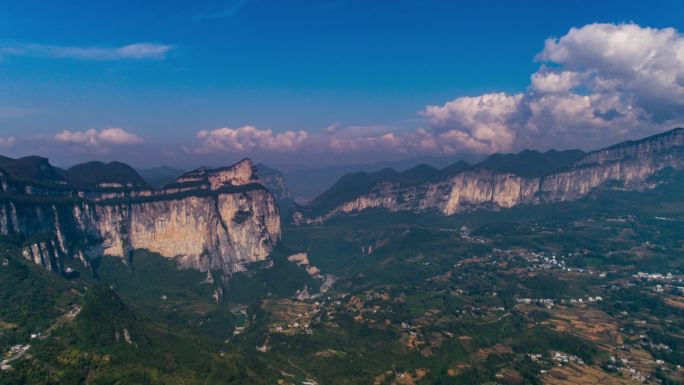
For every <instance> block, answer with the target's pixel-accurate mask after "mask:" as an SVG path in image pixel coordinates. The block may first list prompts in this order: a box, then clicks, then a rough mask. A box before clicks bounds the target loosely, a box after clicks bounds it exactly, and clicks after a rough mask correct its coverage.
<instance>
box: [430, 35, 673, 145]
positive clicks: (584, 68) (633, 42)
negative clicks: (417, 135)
mask: <svg viewBox="0 0 684 385" xmlns="http://www.w3.org/2000/svg"><path fill="white" fill-rule="evenodd" d="M536 59H537V60H538V61H539V62H540V63H541V67H540V69H539V70H538V71H537V72H535V73H534V74H532V76H531V81H530V85H529V87H528V89H527V90H526V91H525V92H523V93H519V94H513V95H511V94H506V93H490V94H485V95H480V96H475V97H459V98H456V99H454V100H452V101H450V102H447V103H445V104H444V105H441V106H428V107H427V108H425V110H423V111H422V112H421V113H422V115H424V116H426V117H427V118H428V119H429V121H430V124H431V127H432V128H433V131H434V132H436V133H440V135H443V134H445V133H449V134H450V135H454V138H455V139H456V141H455V142H454V145H455V146H456V147H457V148H460V149H461V150H465V151H468V150H471V151H479V152H494V151H511V150H519V149H522V148H526V147H539V146H540V145H541V146H543V147H564V148H567V147H584V148H592V147H595V146H597V145H602V144H606V143H612V142H615V141H617V140H623V139H627V138H633V137H638V136H643V135H649V134H652V133H654V132H658V131H661V130H663V129H667V128H673V127H675V126H677V125H681V124H682V122H683V121H684V37H683V36H682V35H681V34H680V33H678V32H677V31H676V30H675V29H673V28H665V29H656V28H644V27H640V26H638V25H636V24H589V25H586V26H584V27H581V28H572V29H571V30H570V31H569V32H568V33H567V34H566V35H565V36H562V37H560V38H550V39H548V40H547V41H546V43H545V46H544V49H543V51H542V52H540V53H539V54H538V55H537V58H536Z"/></svg>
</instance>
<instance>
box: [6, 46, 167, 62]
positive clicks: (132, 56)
mask: <svg viewBox="0 0 684 385" xmlns="http://www.w3.org/2000/svg"><path fill="white" fill-rule="evenodd" d="M173 48H174V47H173V46H172V45H168V44H157V43H134V44H128V45H124V46H121V47H74V46H58V45H47V44H33V43H15V44H8V45H4V46H0V58H3V57H9V56H29V57H39V58H49V59H76V60H93V61H111V60H149V59H153V60H160V59H164V58H165V57H166V55H167V54H168V53H169V52H170V51H171V50H172V49H173Z"/></svg>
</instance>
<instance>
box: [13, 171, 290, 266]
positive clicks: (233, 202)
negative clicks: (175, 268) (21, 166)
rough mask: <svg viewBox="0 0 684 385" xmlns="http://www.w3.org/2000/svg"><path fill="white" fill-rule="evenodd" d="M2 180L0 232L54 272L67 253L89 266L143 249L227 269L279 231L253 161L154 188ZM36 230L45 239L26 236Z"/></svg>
mask: <svg viewBox="0 0 684 385" xmlns="http://www.w3.org/2000/svg"><path fill="white" fill-rule="evenodd" d="M0 185H2V191H3V192H2V193H1V194H0V234H4V235H10V236H15V237H18V238H20V239H27V241H26V242H27V245H26V248H25V249H24V256H25V257H26V258H27V259H30V260H32V261H34V262H36V263H39V264H41V265H43V266H45V267H46V268H48V269H50V270H55V271H61V269H62V266H63V259H64V258H67V259H68V258H71V259H75V260H81V261H82V262H83V263H85V264H87V263H88V262H89V260H90V259H92V258H96V257H98V256H102V255H111V256H121V257H127V256H128V254H129V253H130V252H131V251H132V250H135V249H147V250H150V251H153V252H157V253H159V254H161V255H163V256H165V257H169V258H174V259H176V260H177V261H178V263H179V265H180V266H182V267H186V268H193V269H198V270H201V271H210V270H221V271H223V272H224V273H226V274H229V273H231V272H234V271H237V270H241V269H242V268H243V266H244V265H245V264H246V263H250V262H256V261H260V260H264V259H265V258H266V257H267V256H268V255H269V253H270V251H271V249H272V248H273V247H274V246H275V244H276V242H277V241H278V239H279V237H280V217H279V211H278V206H277V204H276V202H275V199H274V198H273V196H272V195H271V194H270V193H269V192H268V191H267V190H266V189H265V188H264V187H263V186H262V185H261V184H260V183H259V180H258V178H257V175H256V173H255V168H254V165H253V164H252V162H251V161H250V160H243V161H241V162H239V163H237V164H235V165H234V166H232V167H226V168H220V169H205V168H201V169H198V170H195V171H192V172H189V173H187V174H185V175H183V176H181V177H180V178H178V180H176V182H175V183H173V184H171V185H168V186H166V187H164V188H161V189H156V190H153V189H137V190H136V189H130V188H129V187H127V186H125V185H119V186H113V185H108V186H106V188H95V189H92V190H88V191H76V190H70V189H68V188H62V189H54V186H45V185H39V186H38V185H35V184H32V183H30V182H23V181H16V180H12V179H11V178H10V177H9V176H8V175H7V174H6V173H3V174H1V175H0ZM35 234H45V235H46V239H48V241H45V240H41V241H40V242H38V243H33V242H32V241H30V240H28V239H29V238H31V237H32V236H34V235H35Z"/></svg>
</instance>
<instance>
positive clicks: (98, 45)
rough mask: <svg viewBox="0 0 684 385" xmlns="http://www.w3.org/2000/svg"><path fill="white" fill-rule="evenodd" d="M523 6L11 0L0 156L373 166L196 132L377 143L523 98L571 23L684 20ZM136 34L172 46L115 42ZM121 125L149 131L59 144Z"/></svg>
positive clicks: (649, 9) (581, 7) (627, 8)
mask: <svg viewBox="0 0 684 385" xmlns="http://www.w3.org/2000/svg"><path fill="white" fill-rule="evenodd" d="M517 3H518V4H514V2H512V1H482V2H456V1H352V0H349V1H345V0H330V1H264V0H236V1H217V2H208V1H194V2H189V3H186V2H168V1H145V2H140V1H116V2H94V1H51V2H49V3H46V2H38V1H28V0H24V1H0V138H2V137H4V138H12V141H11V143H10V142H6V143H7V145H6V146H5V148H1V149H0V152H4V153H6V154H9V155H12V156H19V155H25V154H28V153H39V154H40V155H45V156H49V157H51V158H54V159H55V161H56V162H58V163H60V164H69V163H73V162H77V161H80V160H83V159H85V158H103V159H116V158H122V157H123V158H124V159H122V160H129V161H131V162H133V163H138V164H140V165H154V164H155V163H170V164H178V165H181V164H183V163H191V162H203V161H206V162H214V163H215V162H219V161H222V160H223V159H225V160H226V161H229V160H232V159H233V158H237V157H241V156H243V155H248V156H254V157H257V158H264V159H266V160H269V159H273V160H274V161H287V160H290V161H292V160H293V159H295V158H296V159H301V161H306V162H310V161H316V160H319V159H323V160H324V161H326V162H348V161H351V160H359V159H362V160H366V159H368V160H369V161H370V160H373V159H372V158H373V156H371V155H369V152H372V151H369V148H370V149H373V147H362V148H361V150H359V151H362V152H361V155H359V153H358V152H357V153H354V151H339V152H338V153H335V156H332V157H331V156H329V153H324V154H322V155H321V154H318V155H317V154H315V151H308V153H309V154H308V155H306V156H305V155H302V154H303V153H307V150H306V149H305V148H302V146H303V145H301V146H300V145H296V146H295V147H296V151H294V152H293V151H281V150H279V149H278V148H276V147H277V146H278V144H279V143H281V142H282V140H286V139H287V138H280V139H277V140H276V141H275V142H273V143H271V142H269V143H271V144H269V145H265V146H264V145H261V144H260V143H261V142H258V143H256V144H255V142H253V141H252V142H250V143H251V144H248V145H246V146H242V147H241V146H235V145H234V142H230V145H228V146H223V147H221V146H214V147H212V150H211V151H200V150H199V147H201V146H202V145H203V144H205V143H204V142H202V139H201V138H198V137H197V135H198V132H200V131H202V130H206V131H212V130H215V129H219V128H225V127H228V128H231V129H237V128H239V127H243V126H246V125H248V126H250V127H252V126H253V127H254V128H255V130H256V131H251V132H252V133H251V134H249V133H248V134H249V135H252V136H249V135H248V139H247V140H252V139H253V138H254V134H253V133H254V132H256V133H257V134H259V133H261V132H262V131H263V130H271V131H270V133H268V134H264V135H271V136H277V135H278V134H279V133H286V132H299V131H304V132H305V133H306V135H307V138H308V137H311V136H316V135H318V134H319V133H321V132H323V130H325V129H326V128H328V130H329V131H332V130H336V132H337V130H339V131H342V132H343V135H342V137H343V138H348V137H350V136H351V135H356V136H359V135H360V136H361V137H363V138H366V136H368V135H371V134H373V133H375V132H377V133H378V135H385V134H388V133H393V134H396V135H397V136H399V135H401V133H404V132H407V131H411V130H416V129H420V128H421V127H426V128H430V127H433V126H440V127H441V124H442V123H443V122H437V123H435V122H434V121H433V122H432V123H431V122H430V119H429V118H430V116H429V115H426V114H424V113H421V111H424V110H425V109H426V107H427V106H441V105H445V103H447V102H449V101H452V100H455V99H456V98H459V97H462V96H474V95H483V94H488V93H493V92H503V93H506V94H508V95H514V94H516V93H520V92H526V90H527V89H529V87H530V76H531V75H532V74H534V73H535V72H536V71H539V69H540V66H541V65H542V64H543V63H542V64H540V61H539V60H535V56H536V55H537V54H539V53H540V52H541V51H542V50H543V49H544V42H545V40H546V39H547V38H549V37H561V36H564V35H566V34H567V33H568V31H569V30H570V28H572V27H576V28H581V27H582V26H585V25H589V24H592V23H612V24H620V23H634V24H636V25H638V26H640V27H644V28H646V27H650V28H655V29H662V28H674V29H676V30H678V31H682V30H684V25H682V24H684V5H683V4H684V3H682V2H677V1H654V2H650V3H649V4H645V3H644V2H642V1H601V2H568V1H555V2H554V1H525V2H517ZM131 44H149V47H147V48H152V49H157V50H161V51H156V53H154V52H152V53H149V54H146V53H145V52H147V51H145V52H143V53H141V54H140V56H135V55H133V54H129V53H121V52H123V51H116V50H117V49H121V48H122V47H126V46H129V45H131ZM2 47H4V48H2ZM143 48H145V47H143ZM79 50H80V51H79ZM98 50H99V51H98ZM79 52H80V53H79ZM557 64H558V63H551V64H550V66H553V65H557ZM496 103H498V102H496ZM449 124H452V125H454V124H455V125H456V126H457V127H461V125H463V124H465V123H462V122H456V123H454V122H451V123H449ZM330 127H332V128H330ZM108 128H120V129H121V130H123V131H125V132H126V133H130V134H131V135H134V136H135V137H136V138H138V139H139V140H134V141H133V142H134V143H132V144H131V146H125V147H117V148H114V149H112V148H111V147H107V146H105V145H104V144H100V142H98V143H97V144H93V143H95V142H94V141H93V142H92V143H91V144H92V145H91V146H88V145H84V143H90V142H84V141H81V142H79V141H78V140H74V141H71V142H68V143H71V144H74V143H75V144H81V146H79V147H80V148H75V149H74V148H72V147H73V146H71V147H68V146H66V144H65V143H67V142H65V141H60V145H59V146H57V145H53V144H51V143H50V141H49V140H47V139H50V138H52V139H54V138H55V136H56V135H57V134H59V133H60V132H63V131H65V130H66V131H68V132H70V133H76V132H86V131H87V130H89V129H95V130H97V131H98V133H99V132H100V130H105V129H108ZM364 130H366V131H364ZM459 130H461V129H460V128H459ZM652 130H655V128H653V129H652ZM345 132H346V133H345ZM367 133H368V134H367ZM467 133H468V134H469V135H470V134H471V131H468V132H467ZM633 133H635V134H636V133H640V131H633ZM647 133H650V132H647ZM245 135H247V134H245ZM257 136H258V135H257ZM356 136H355V137H356ZM475 136H476V139H478V140H480V139H481V138H477V135H475ZM517 137H519V135H518V136H516V138H517ZM217 138H218V136H217ZM259 138H261V139H257V140H262V139H263V138H264V136H259ZM610 139H612V138H611V137H607V138H601V140H597V142H596V143H595V146H600V145H603V144H605V143H603V142H605V141H610ZM616 139H622V137H616ZM84 140H85V139H84ZM302 140H303V139H302ZM306 140H309V139H306ZM295 141H296V140H295ZM195 142H197V143H195ZM314 142H316V143H317V145H319V146H320V141H314ZM1 143H2V141H0V144H1ZM102 143H104V142H102ZM288 143H289V142H288ZM296 143H299V142H296ZM355 143H356V142H355ZM364 143H377V141H370V142H368V141H366V142H364ZM459 143H460V142H459ZM10 144H11V145H10ZM115 144H116V143H115ZM224 144H225V143H224ZM289 144H292V143H289ZM524 144H525V145H526V146H532V147H535V143H530V142H525V143H524ZM521 145H522V144H521ZM578 145H580V146H584V147H591V145H592V143H588V144H587V143H578ZM558 146H561V144H560V143H548V142H546V143H539V145H538V146H537V147H539V148H540V149H544V148H547V147H558ZM426 148H428V147H426ZM141 149H144V151H141ZM515 150H518V148H517V147H516V144H515V143H513V142H511V143H508V142H506V143H504V144H501V143H499V144H497V145H496V146H492V145H486V146H470V147H468V146H465V145H459V146H455V147H453V148H451V147H450V149H449V150H448V151H447V150H444V151H442V150H434V151H431V150H429V149H428V150H424V151H423V150H421V151H418V150H415V149H412V150H410V151H407V150H406V149H404V148H401V149H400V150H395V148H394V147H392V148H391V149H388V148H387V147H381V148H380V149H379V151H378V152H377V154H379V155H378V156H386V157H394V158H401V157H410V156H415V155H417V154H419V153H420V154H427V155H431V152H434V154H433V155H438V154H444V153H445V151H446V153H448V154H449V155H454V154H457V153H458V152H459V151H461V152H472V151H476V152H477V151H515Z"/></svg>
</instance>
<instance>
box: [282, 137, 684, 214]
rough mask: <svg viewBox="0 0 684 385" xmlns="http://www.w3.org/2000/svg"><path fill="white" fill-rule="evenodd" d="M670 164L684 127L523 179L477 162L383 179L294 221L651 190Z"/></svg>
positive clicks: (676, 164)
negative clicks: (439, 172) (417, 178)
mask: <svg viewBox="0 0 684 385" xmlns="http://www.w3.org/2000/svg"><path fill="white" fill-rule="evenodd" d="M666 168H672V169H674V170H681V169H682V168H684V129H674V130H672V131H668V132H666V133H663V134H660V135H655V136H652V137H648V138H645V139H642V140H639V141H630V142H624V143H620V144H618V145H615V146H611V147H608V148H605V149H602V150H598V151H595V152H591V153H589V154H586V155H585V156H583V157H582V158H581V159H580V160H579V161H576V162H575V163H573V164H572V165H571V167H568V169H567V170H566V171H562V172H555V173H552V174H548V175H544V176H541V177H523V176H520V175H517V174H515V173H507V172H499V171H496V170H489V169H486V168H482V167H477V165H476V166H474V167H470V168H468V169H466V170H463V171H461V172H458V173H457V174H455V175H450V176H448V177H445V178H442V179H440V180H436V181H429V182H426V183H414V184H405V183H399V182H396V181H393V180H386V181H381V182H378V183H377V184H375V185H374V186H373V187H372V188H371V189H370V191H369V192H367V193H364V194H361V195H358V196H356V197H354V198H353V199H347V200H344V201H342V202H339V203H338V204H336V205H335V207H334V208H332V209H329V210H326V211H325V212H318V213H316V212H315V211H313V210H309V212H307V210H306V208H305V209H304V210H302V211H300V212H298V213H295V216H294V221H295V223H300V224H301V223H320V222H324V221H326V220H327V219H329V218H331V217H333V216H335V215H339V214H345V213H352V212H359V211H363V210H366V209H369V208H384V209H387V210H389V211H414V212H422V211H427V210H438V211H440V212H441V213H443V214H446V215H452V214H456V213H459V212H463V211H468V210H473V209H481V208H489V209H498V208H510V207H513V206H518V205H525V204H543V203H552V202H563V201H570V200H575V199H579V198H581V197H584V196H587V195H588V194H590V193H591V192H592V191H594V190H596V189H599V188H621V189H645V188H651V187H653V186H655V181H652V180H651V177H653V176H654V175H655V174H657V173H658V172H659V171H661V170H664V169H666ZM312 211H313V214H312V213H311V212H312Z"/></svg>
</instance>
